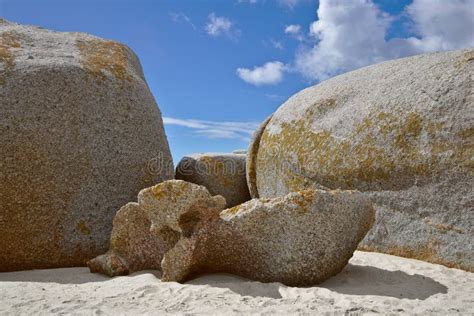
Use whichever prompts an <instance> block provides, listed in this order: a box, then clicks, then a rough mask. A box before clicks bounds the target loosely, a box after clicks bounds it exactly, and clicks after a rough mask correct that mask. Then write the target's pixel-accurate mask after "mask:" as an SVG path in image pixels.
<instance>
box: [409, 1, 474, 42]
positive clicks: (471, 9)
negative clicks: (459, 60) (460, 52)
mask: <svg viewBox="0 0 474 316" xmlns="http://www.w3.org/2000/svg"><path fill="white" fill-rule="evenodd" d="M406 12H407V14H408V15H409V16H410V17H411V18H412V20H413V21H414V31H415V32H416V33H417V35H419V36H420V37H421V39H416V38H411V43H412V45H413V46H414V47H415V48H419V49H420V50H422V51H434V50H452V49H457V48H462V47H472V46H474V0H450V1H441V0H414V1H413V3H412V4H411V5H409V6H408V7H407V9H406Z"/></svg>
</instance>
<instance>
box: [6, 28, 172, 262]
mask: <svg viewBox="0 0 474 316" xmlns="http://www.w3.org/2000/svg"><path fill="white" fill-rule="evenodd" d="M0 148H1V150H0V237H1V238H0V271H12V270H22V269H34V268H52V267H64V266H76V265H84V264H85V263H86V262H87V260H89V259H91V258H93V257H95V256H96V255H98V254H100V253H103V252H104V251H106V250H107V248H108V240H109V236H110V232H111V229H112V219H113V217H114V215H115V212H116V211H117V210H118V209H119V208H120V207H121V206H122V205H124V204H125V203H127V202H128V201H131V200H133V199H134V198H135V197H136V195H137V193H138V192H139V191H140V189H142V188H144V187H148V186H151V185H153V184H155V183H157V182H161V181H163V180H166V179H171V178H172V177H173V165H172V160H171V155H170V151H169V147H168V142H167V140H166V136H165V133H164V130H163V123H162V119H161V113H160V110H159V109H158V107H157V105H156V103H155V101H154V98H153V96H152V94H151V93H150V91H149V89H148V86H147V84H146V82H145V79H144V76H143V72H142V69H141V66H140V63H139V61H138V58H137V57H136V56H135V54H134V53H133V52H132V51H131V50H130V49H129V48H128V47H126V46H124V45H122V44H119V43H117V42H114V41H108V40H103V39H100V38H97V37H94V36H90V35H87V34H82V33H61V32H53V31H49V30H45V29H41V28H37V27H31V26H22V25H18V24H14V23H10V22H7V21H5V20H1V19H0Z"/></svg>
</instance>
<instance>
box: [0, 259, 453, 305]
mask: <svg viewBox="0 0 474 316" xmlns="http://www.w3.org/2000/svg"><path fill="white" fill-rule="evenodd" d="M143 273H151V274H153V275H154V276H155V277H156V278H157V282H159V278H160V272H159V271H153V270H146V271H140V272H137V273H134V274H132V275H131V277H133V276H136V275H140V274H143ZM108 280H111V278H109V277H107V276H104V275H101V274H96V273H90V272H89V269H88V268H63V269H51V270H31V271H19V272H6V273H0V282H45V283H48V282H53V283H60V284H83V283H88V282H103V281H108ZM186 284H188V285H210V286H213V287H217V288H223V289H229V290H231V291H232V292H234V293H236V294H239V295H242V296H252V297H258V296H260V297H268V298H274V299H279V298H282V297H284V296H285V293H287V291H288V290H289V289H290V290H291V291H300V290H301V291H304V292H305V293H308V291H309V292H311V290H313V289H314V290H315V291H317V290H318V289H328V290H330V291H333V292H336V293H339V294H347V295H378V296H388V297H396V298H405V299H419V300H424V299H426V298H428V297H430V296H432V295H435V294H438V293H447V290H448V289H447V287H446V286H444V285H443V284H441V283H439V282H436V281H435V280H433V279H431V278H429V277H426V276H423V275H419V274H415V275H410V274H407V273H405V272H402V271H388V270H383V269H379V268H375V267H371V266H361V265H353V264H348V265H347V266H346V267H345V268H344V270H343V271H342V272H341V273H339V274H338V275H336V276H334V277H332V278H330V279H329V280H327V281H326V282H324V283H322V284H319V285H317V286H314V287H307V288H289V287H286V286H285V285H283V284H280V283H260V282H255V281H251V280H248V279H245V278H241V277H238V276H234V275H230V274H211V275H204V276H201V277H199V278H196V279H194V280H191V281H188V282H186ZM282 294H283V296H282Z"/></svg>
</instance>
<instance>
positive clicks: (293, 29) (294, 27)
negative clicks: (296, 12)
mask: <svg viewBox="0 0 474 316" xmlns="http://www.w3.org/2000/svg"><path fill="white" fill-rule="evenodd" d="M300 30H301V26H300V25H299V24H290V25H287V26H285V33H286V34H293V35H294V34H298V33H299V32H300Z"/></svg>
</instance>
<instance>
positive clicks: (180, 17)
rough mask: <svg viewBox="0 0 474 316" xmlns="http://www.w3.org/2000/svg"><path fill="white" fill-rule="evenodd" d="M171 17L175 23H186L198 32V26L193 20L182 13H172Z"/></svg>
mask: <svg viewBox="0 0 474 316" xmlns="http://www.w3.org/2000/svg"><path fill="white" fill-rule="evenodd" d="M169 16H170V18H171V20H172V21H173V22H175V23H186V24H188V25H190V26H191V27H192V28H193V29H194V30H196V25H194V24H193V22H192V21H191V19H190V18H189V17H188V16H187V15H186V14H184V13H182V12H170V13H169Z"/></svg>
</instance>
